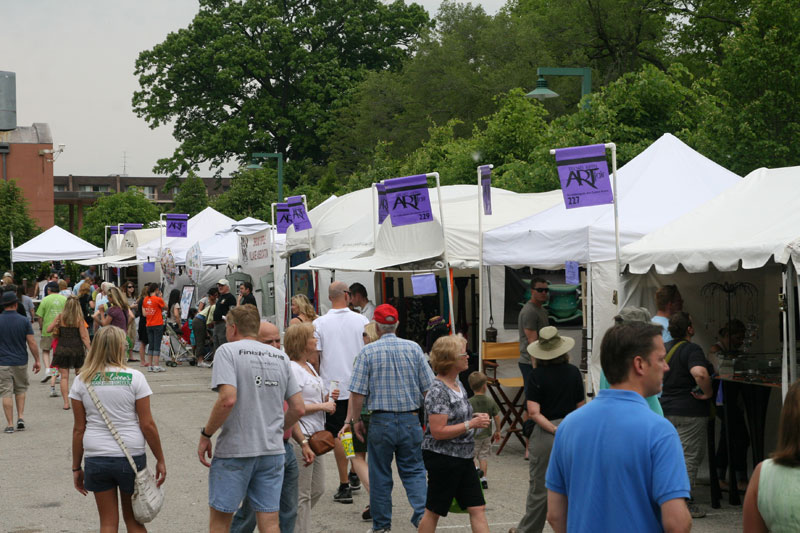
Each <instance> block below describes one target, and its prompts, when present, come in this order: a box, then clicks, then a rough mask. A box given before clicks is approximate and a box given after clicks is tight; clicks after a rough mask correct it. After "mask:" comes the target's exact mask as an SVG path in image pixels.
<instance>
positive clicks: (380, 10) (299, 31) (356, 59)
mask: <svg viewBox="0 0 800 533" xmlns="http://www.w3.org/2000/svg"><path fill="white" fill-rule="evenodd" d="M427 24H428V15H427V13H426V12H425V10H424V9H423V8H422V7H420V6H419V5H417V4H411V5H408V6H406V5H405V3H404V2H403V0H395V1H394V2H393V3H391V4H384V3H383V2H381V1H380V0H352V1H347V2H342V1H340V0H318V1H315V2H308V1H305V0H281V1H278V0H239V1H234V0H200V11H199V13H198V14H197V15H196V16H195V18H194V20H193V21H192V23H191V24H190V25H189V27H188V28H185V29H181V30H179V31H177V32H175V33H171V34H170V35H169V36H168V37H167V38H166V39H165V40H164V42H162V43H160V44H158V45H156V46H155V47H153V48H152V49H151V50H146V51H144V52H142V53H141V54H140V55H139V58H138V60H137V61H136V70H135V74H136V75H137V76H138V77H139V84H140V87H141V89H140V90H139V91H136V92H135V93H134V96H133V107H134V110H135V112H136V113H137V115H139V116H140V117H143V118H144V119H145V120H146V121H147V122H148V123H149V124H150V125H151V127H157V126H159V125H163V124H167V123H170V122H174V125H173V136H174V137H175V138H176V139H177V140H178V141H179V142H180V146H179V147H178V148H177V149H176V150H175V152H174V153H173V155H172V156H171V157H169V158H164V159H161V160H159V162H158V164H157V165H156V167H155V171H157V172H163V173H173V174H174V173H179V174H182V173H184V172H186V171H188V170H192V169H197V167H198V163H201V162H208V163H210V164H211V165H212V166H216V167H219V166H220V165H221V164H222V163H224V162H225V161H228V160H230V159H239V160H240V161H244V160H245V159H246V158H247V156H248V154H249V153H251V152H255V151H262V152H263V151H270V152H281V153H283V154H284V155H285V157H286V158H287V159H295V160H300V159H306V158H308V159H311V160H313V161H315V162H319V161H322V160H323V155H324V154H323V152H322V150H321V147H322V144H323V143H322V139H324V138H325V137H326V135H327V134H328V133H330V131H329V130H330V128H331V127H332V124H331V114H332V112H333V111H334V110H335V109H336V108H338V107H340V106H341V105H342V104H343V102H344V100H345V99H346V97H347V95H348V94H349V92H350V90H351V89H352V88H353V87H354V86H355V85H356V84H357V83H358V82H359V81H360V80H361V79H363V77H364V75H365V73H366V72H368V71H371V70H392V69H397V68H399V67H400V65H401V61H402V59H403V58H405V57H407V56H408V54H409V53H411V51H412V50H413V44H414V40H415V38H416V37H417V35H418V33H419V31H420V30H421V29H422V28H424V27H425V26H426V25H427Z"/></svg>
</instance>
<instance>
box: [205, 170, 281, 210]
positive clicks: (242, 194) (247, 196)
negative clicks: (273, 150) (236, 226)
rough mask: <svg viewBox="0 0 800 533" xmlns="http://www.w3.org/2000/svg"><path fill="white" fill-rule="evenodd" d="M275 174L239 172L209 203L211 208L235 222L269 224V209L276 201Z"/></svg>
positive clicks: (268, 171) (276, 175)
mask: <svg viewBox="0 0 800 533" xmlns="http://www.w3.org/2000/svg"><path fill="white" fill-rule="evenodd" d="M277 191H278V173H277V172H276V171H275V170H273V169H266V168H264V169H253V170H249V169H248V170H241V171H239V172H238V173H236V175H235V176H234V177H233V179H232V180H231V187H230V189H228V190H227V191H225V192H223V193H222V194H220V195H219V196H217V197H216V198H214V199H213V200H212V202H211V207H213V208H214V209H216V210H217V211H219V212H220V213H222V214H224V215H227V216H229V217H231V218H233V219H235V220H241V219H243V218H245V217H253V218H257V219H259V220H263V221H265V222H269V221H270V220H271V215H270V213H271V205H272V203H273V202H277V198H278V192H277Z"/></svg>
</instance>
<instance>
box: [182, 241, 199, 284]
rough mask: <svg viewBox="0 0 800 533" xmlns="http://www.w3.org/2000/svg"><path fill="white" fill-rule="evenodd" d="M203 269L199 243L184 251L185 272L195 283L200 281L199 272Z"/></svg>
mask: <svg viewBox="0 0 800 533" xmlns="http://www.w3.org/2000/svg"><path fill="white" fill-rule="evenodd" d="M202 271H203V252H202V250H200V243H199V242H196V243H194V246H192V247H191V248H189V250H187V251H186V274H187V275H188V276H189V279H190V280H192V281H193V282H195V283H200V274H201V273H202Z"/></svg>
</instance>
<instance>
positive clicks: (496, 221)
mask: <svg viewBox="0 0 800 533" xmlns="http://www.w3.org/2000/svg"><path fill="white" fill-rule="evenodd" d="M441 190H442V201H443V203H444V225H445V229H446V238H445V240H444V241H443V239H442V230H441V222H440V217H439V198H438V195H437V194H436V189H430V198H431V208H432V210H433V215H434V220H433V221H432V222H425V223H421V224H413V225H409V226H398V227H394V226H392V223H391V220H390V219H388V218H387V219H386V220H385V221H384V223H383V224H381V227H380V231H379V233H378V238H377V241H376V243H375V247H374V249H371V250H369V251H367V252H365V253H364V252H362V253H360V254H359V255H356V254H357V253H358V246H357V245H356V243H357V242H358V240H363V239H365V238H366V236H365V235H364V231H363V228H365V227H366V228H368V230H367V233H368V234H369V237H370V238H371V232H372V230H371V224H372V223H373V222H372V209H371V207H369V208H365V207H364V206H363V205H362V207H361V213H362V217H361V219H360V221H358V222H356V223H354V224H352V225H351V227H352V228H353V230H354V231H356V229H357V228H361V231H362V233H357V234H356V236H355V238H353V237H352V236H350V235H348V234H347V233H346V232H348V231H349V229H348V228H345V229H343V230H340V231H342V232H343V234H342V236H340V237H338V239H339V240H344V239H347V238H348V237H350V239H351V241H352V244H350V245H348V247H335V248H332V249H330V251H329V253H327V254H323V255H322V256H320V257H317V258H314V259H312V260H310V261H309V262H307V263H305V265H302V266H301V267H294V268H326V269H337V270H357V271H369V270H380V269H386V268H388V267H392V266H396V265H408V264H410V263H417V262H420V261H423V260H427V259H434V258H438V257H439V256H441V255H442V253H443V252H444V242H446V243H447V254H448V260H449V261H450V265H451V266H453V267H456V268H468V267H476V266H477V264H478V259H479V258H478V187H477V185H450V186H446V187H442V188H441ZM365 191H366V192H367V193H370V194H371V192H370V190H369V189H365ZM358 192H362V193H363V191H358ZM351 194H352V193H351ZM342 198H344V197H342ZM371 201H372V200H371V196H370V197H369V202H371ZM560 201H561V192H560V191H554V192H547V193H533V194H518V193H514V192H510V191H506V190H503V189H496V188H492V212H493V214H492V215H490V216H484V217H483V228H484V230H486V229H491V228H495V227H498V226H500V225H503V224H508V223H509V222H511V221H513V220H517V219H519V218H521V217H525V216H529V215H531V214H533V213H538V212H540V211H542V210H544V209H548V208H550V207H552V206H554V205H555V204H556V203H558V202H560ZM334 205H335V204H334ZM366 205H367V206H371V203H368V204H366ZM336 211H338V208H336ZM332 214H335V213H332ZM325 229H327V228H325ZM365 244H366V246H369V244H370V243H369V241H368V242H367V243H365ZM363 249H364V248H363V247H362V250H363ZM345 252H351V253H350V255H348V254H347V253H345ZM331 254H337V255H336V257H332V256H331Z"/></svg>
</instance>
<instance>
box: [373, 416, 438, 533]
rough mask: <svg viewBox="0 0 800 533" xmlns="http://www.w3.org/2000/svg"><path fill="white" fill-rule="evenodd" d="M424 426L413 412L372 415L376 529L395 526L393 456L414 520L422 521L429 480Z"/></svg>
mask: <svg viewBox="0 0 800 533" xmlns="http://www.w3.org/2000/svg"><path fill="white" fill-rule="evenodd" d="M421 445H422V427H421V426H420V425H419V418H418V416H417V415H416V414H412V413H376V412H373V413H372V415H371V416H370V419H369V436H368V438H367V453H368V454H369V489H370V490H369V509H370V512H371V513H372V528H373V529H390V528H391V527H392V487H393V485H394V483H393V480H392V458H393V457H396V459H397V473H398V474H399V475H400V480H401V481H402V482H403V486H404V487H405V489H406V497H407V498H408V503H410V504H411V508H412V509H414V513H413V514H412V515H411V523H412V524H414V527H417V526H418V525H419V521H420V520H421V519H422V515H423V513H424V512H425V497H426V495H427V492H428V483H427V481H426V477H425V464H424V463H423V461H422V449H421V448H420V446H421Z"/></svg>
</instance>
